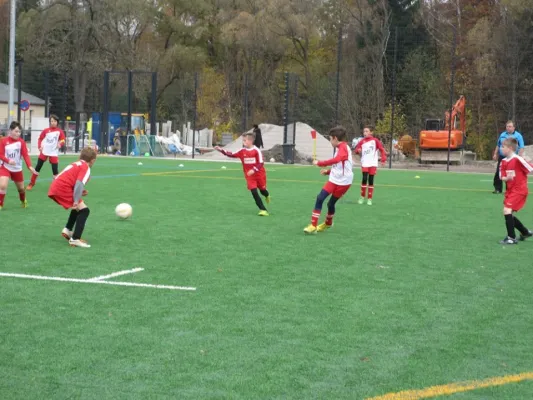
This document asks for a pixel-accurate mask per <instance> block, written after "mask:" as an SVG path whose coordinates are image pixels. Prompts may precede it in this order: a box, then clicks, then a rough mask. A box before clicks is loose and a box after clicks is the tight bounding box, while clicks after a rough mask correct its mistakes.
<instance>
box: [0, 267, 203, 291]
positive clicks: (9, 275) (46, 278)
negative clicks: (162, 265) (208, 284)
mask: <svg viewBox="0 0 533 400" xmlns="http://www.w3.org/2000/svg"><path fill="white" fill-rule="evenodd" d="M0 276H4V277H7V278H21V279H34V280H40V281H58V282H74V283H94V284H101V285H116V286H133V287H145V288H152V289H167V290H186V291H196V288H195V287H188V286H169V285H152V284H149V283H136V282H114V281H94V280H90V279H75V278H61V277H57V276H41V275H25V274H12V273H7V272H0Z"/></svg>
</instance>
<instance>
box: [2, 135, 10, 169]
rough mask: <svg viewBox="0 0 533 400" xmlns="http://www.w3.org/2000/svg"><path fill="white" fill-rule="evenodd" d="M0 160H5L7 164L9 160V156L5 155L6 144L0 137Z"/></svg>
mask: <svg viewBox="0 0 533 400" xmlns="http://www.w3.org/2000/svg"><path fill="white" fill-rule="evenodd" d="M0 161H3V162H5V163H6V164H9V161H11V160H10V159H9V158H7V157H6V146H5V144H4V141H3V140H1V139H0Z"/></svg>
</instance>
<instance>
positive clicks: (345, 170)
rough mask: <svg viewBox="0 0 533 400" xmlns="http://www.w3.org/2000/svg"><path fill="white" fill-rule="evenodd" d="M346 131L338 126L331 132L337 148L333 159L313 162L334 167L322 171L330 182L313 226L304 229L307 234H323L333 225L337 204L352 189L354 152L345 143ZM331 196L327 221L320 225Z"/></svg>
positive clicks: (320, 197)
mask: <svg viewBox="0 0 533 400" xmlns="http://www.w3.org/2000/svg"><path fill="white" fill-rule="evenodd" d="M345 140H346V129H344V127H342V126H337V127H335V128H333V129H331V130H330V131H329V141H330V143H331V145H332V146H333V147H334V148H335V155H334V157H333V158H332V159H330V160H326V161H313V164H314V165H317V166H319V167H327V166H330V165H331V166H332V167H331V169H322V170H321V171H320V173H321V174H322V175H329V181H328V182H327V183H326V184H325V185H324V187H323V188H322V191H321V192H320V193H319V194H318V196H317V198H316V203H315V208H314V210H313V215H312V217H311V224H310V225H308V226H307V227H306V228H304V232H305V233H317V232H323V231H325V230H326V229H329V228H331V226H332V225H333V216H334V215H335V204H336V203H337V201H338V200H339V199H340V198H341V197H342V196H344V194H345V193H346V192H347V191H348V189H350V186H351V185H352V181H353V171H352V166H353V162H352V152H351V151H350V147H349V146H348V144H347V143H346V142H345ZM329 195H331V198H330V199H329V201H328V214H327V216H326V221H325V222H324V223H322V224H320V225H318V219H319V218H320V213H321V212H322V204H323V203H324V201H325V200H326V199H327V198H328V196H329Z"/></svg>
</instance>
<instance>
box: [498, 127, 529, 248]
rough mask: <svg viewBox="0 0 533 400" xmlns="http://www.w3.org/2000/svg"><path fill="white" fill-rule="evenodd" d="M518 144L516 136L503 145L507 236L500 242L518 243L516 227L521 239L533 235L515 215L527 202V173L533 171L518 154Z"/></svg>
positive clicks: (504, 205)
mask: <svg viewBox="0 0 533 400" xmlns="http://www.w3.org/2000/svg"><path fill="white" fill-rule="evenodd" d="M517 146H518V142H517V140H516V139H515V138H508V139H505V140H504V141H503V145H502V153H503V155H504V157H505V158H504V159H503V160H502V162H501V164H500V179H501V180H502V181H504V182H506V190H505V198H504V200H503V215H504V217H505V226H506V228H507V236H506V237H505V239H503V240H502V241H501V242H500V244H518V241H517V240H516V235H515V228H516V229H517V230H518V231H519V232H520V240H525V239H526V238H528V237H531V236H533V233H532V232H531V231H530V230H529V229H527V228H526V227H525V226H524V225H523V224H522V222H520V220H519V219H518V218H516V217H515V216H514V215H513V213H515V212H518V211H520V210H521V209H522V208H523V207H524V205H525V204H526V200H527V195H528V193H529V191H528V187H527V175H528V174H529V173H531V172H533V166H532V165H531V164H529V163H528V162H527V161H526V160H524V159H523V158H522V157H520V156H519V155H517V154H516V148H517Z"/></svg>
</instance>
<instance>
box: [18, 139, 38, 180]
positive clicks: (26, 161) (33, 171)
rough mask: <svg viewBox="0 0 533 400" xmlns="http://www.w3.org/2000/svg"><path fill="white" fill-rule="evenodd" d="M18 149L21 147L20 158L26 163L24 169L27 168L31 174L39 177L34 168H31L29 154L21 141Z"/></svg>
mask: <svg viewBox="0 0 533 400" xmlns="http://www.w3.org/2000/svg"><path fill="white" fill-rule="evenodd" d="M20 147H21V149H20V152H21V154H22V157H23V158H24V162H25V163H26V167H28V169H29V170H30V171H31V172H32V173H34V174H36V175H39V174H38V173H37V171H35V168H33V167H32V165H31V158H30V153H29V152H28V146H26V142H24V141H22V142H21V146H20Z"/></svg>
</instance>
